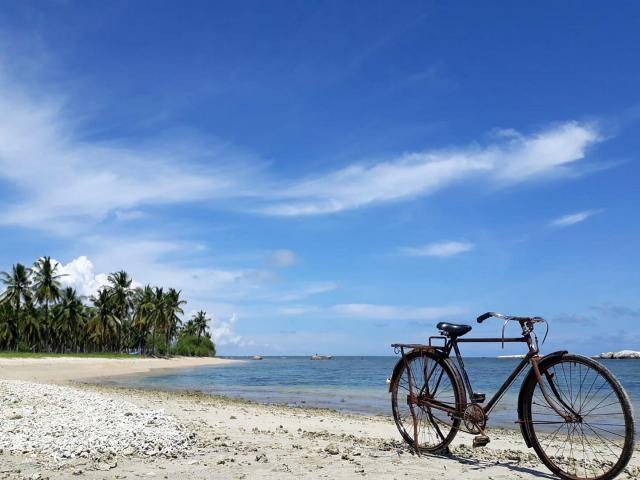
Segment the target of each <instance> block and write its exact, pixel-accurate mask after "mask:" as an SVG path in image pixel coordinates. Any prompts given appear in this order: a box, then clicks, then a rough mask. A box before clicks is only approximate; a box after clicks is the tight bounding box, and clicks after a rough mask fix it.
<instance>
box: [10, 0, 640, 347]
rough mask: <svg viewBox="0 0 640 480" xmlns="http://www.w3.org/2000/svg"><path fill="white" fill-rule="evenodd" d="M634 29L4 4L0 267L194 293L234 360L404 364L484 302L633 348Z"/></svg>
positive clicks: (299, 8) (537, 20) (412, 16)
mask: <svg viewBox="0 0 640 480" xmlns="http://www.w3.org/2000/svg"><path fill="white" fill-rule="evenodd" d="M639 21H640V6H638V5H637V3H635V2H621V3H619V4H618V5H617V6H616V8H611V6H608V5H604V4H602V3H599V2H547V3H545V2H536V3H535V4H524V3H522V2H516V3H513V2H495V3H493V4H491V5H487V4H480V3H479V2H459V3H456V4H453V3H450V2H449V3H446V2H441V3H434V2H415V3H411V2H403V3H402V4H401V5H399V4H398V3H397V2H366V3H365V2H350V3H348V2H195V1H189V2H160V1H153V2H144V1H137V2H133V3H132V2H117V1H114V2H89V1H87V2H25V1H19V2H18V1H11V2H5V3H4V4H3V8H2V10H1V11H0V167H1V168H0V201H1V205H2V208H1V209H0V232H1V234H2V239H3V242H2V245H3V248H2V249H0V268H2V269H3V270H6V269H8V268H10V266H11V264H12V263H14V262H16V261H21V262H26V263H31V262H32V261H33V260H34V259H35V258H37V257H38V256H41V255H51V256H53V257H54V258H55V259H57V260H58V261H59V262H60V263H61V264H62V265H63V269H64V271H65V272H66V273H67V274H68V277H67V281H68V282H69V283H71V284H73V285H74V286H76V287H77V288H78V289H79V290H80V291H81V292H83V293H86V294H90V293H91V292H92V291H95V289H96V288H98V287H99V286H100V285H101V284H102V283H103V282H104V278H105V273H108V272H110V271H114V270H118V269H126V270H127V271H129V272H130V273H131V275H132V276H133V277H134V279H135V280H136V282H138V283H139V284H144V283H147V282H150V283H152V284H160V285H164V286H172V287H175V288H178V289H182V290H183V292H184V294H185V295H186V297H187V298H188V300H189V308H188V311H189V313H191V312H193V311H195V310H197V309H200V308H204V309H206V310H207V311H208V312H209V313H210V314H211V315H212V317H213V318H214V321H213V324H212V328H213V331H214V336H215V338H216V340H217V342H218V345H219V351H220V353H221V354H227V355H231V354H253V353H262V354H309V353H316V352H318V353H327V354H388V353H390V349H389V347H388V345H389V344H390V343H391V342H394V341H407V342H417V341H422V340H424V339H426V337H427V336H428V335H429V334H431V333H432V332H434V324H435V323H436V322H437V321H438V320H440V319H442V320H449V321H460V322H467V323H468V322H472V321H474V320H473V319H474V318H475V316H476V315H478V314H480V313H482V312H484V311H487V310H497V311H504V312H506V313H511V314H523V315H525V314H533V315H542V316H545V317H546V318H547V319H548V320H549V321H550V322H551V334H550V340H549V341H548V345H547V348H548V349H549V350H551V349H555V348H561V347H566V348H570V349H572V350H575V351H579V352H584V353H597V352H600V351H604V350H613V349H615V350H618V349H623V348H630V349H640V334H639V333H638V328H637V324H638V321H639V320H640V303H639V301H638V294H639V293H640V289H639V286H638V280H639V279H640V273H639V272H640V261H639V260H638V245H639V244H640V242H639V240H640V225H639V222H638V214H637V209H638V205H640V191H639V188H638V186H639V185H640V183H639V180H640V166H639V163H638V159H637V152H638V151H639V147H640V135H639V134H638V132H639V122H640V91H639V90H638V85H640V64H639V62H638V58H640V33H639V32H640V30H639V29H638V28H637V26H638V24H639ZM498 329H499V324H498V323H497V322H496V323H493V324H491V323H485V324H483V325H482V327H479V326H478V327H476V328H475V329H474V332H473V333H478V332H480V334H485V335H488V336H493V335H494V334H496V333H497V331H498ZM514 333H515V332H514ZM469 350H470V353H473V354H494V353H500V351H499V348H498V347H496V348H493V347H479V348H478V349H475V350H474V349H469ZM469 350H468V351H469ZM506 353H513V352H512V351H511V350H509V351H508V352H506Z"/></svg>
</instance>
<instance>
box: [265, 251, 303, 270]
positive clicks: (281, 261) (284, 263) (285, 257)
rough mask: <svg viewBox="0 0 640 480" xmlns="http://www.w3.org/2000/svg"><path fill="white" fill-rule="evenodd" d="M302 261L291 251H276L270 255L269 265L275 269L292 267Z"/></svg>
mask: <svg viewBox="0 0 640 480" xmlns="http://www.w3.org/2000/svg"><path fill="white" fill-rule="evenodd" d="M299 261H300V258H299V257H298V255H296V253H295V252H293V251H291V250H286V249H283V250H276V251H275V252H273V253H271V255H269V264H270V265H271V266H274V267H278V268H283V267H291V266H292V265H295V264H296V263H298V262H299Z"/></svg>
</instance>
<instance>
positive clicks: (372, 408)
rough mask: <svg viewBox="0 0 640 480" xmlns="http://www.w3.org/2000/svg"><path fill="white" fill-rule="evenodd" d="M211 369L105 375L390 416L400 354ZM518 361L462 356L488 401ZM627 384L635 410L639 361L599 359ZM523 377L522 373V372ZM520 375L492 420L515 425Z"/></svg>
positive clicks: (639, 397) (132, 382)
mask: <svg viewBox="0 0 640 480" xmlns="http://www.w3.org/2000/svg"><path fill="white" fill-rule="evenodd" d="M243 360H246V361H243V362H238V363H233V364H228V365H221V366H215V367H198V368H191V369H183V370H179V371H171V372H170V373H163V374H155V375H147V376H141V375H135V376H126V377H115V378H111V379H109V380H108V381H107V382H101V383H108V384H115V385H121V386H135V387H142V388H151V389H162V390H200V391H202V392H205V393H208V394H213V395H223V396H230V397H240V398H245V399H248V400H253V401H256V402H261V403H280V404H286V405H294V406H296V405H297V406H312V407H322V408H331V409H335V410H341V411H346V412H352V413H360V414H374V415H390V414H391V407H390V400H389V393H388V391H387V388H388V386H387V383H386V380H387V378H388V377H389V376H390V375H391V372H392V370H393V366H394V365H395V363H396V362H397V361H398V357H334V359H333V360H326V361H311V360H310V359H309V357H265V358H264V360H261V361H255V360H248V359H243ZM518 362H519V360H512V359H495V358H466V359H465V366H466V368H467V371H468V373H469V376H470V378H471V383H472V385H473V387H474V390H475V391H476V392H483V393H486V394H487V400H488V399H489V398H490V397H491V396H492V395H493V393H494V392H495V391H496V390H497V389H498V388H499V387H500V385H501V384H502V382H504V380H505V379H506V378H507V376H508V375H509V374H510V373H511V371H512V370H513V369H514V367H515V366H516V365H517V364H518ZM602 363H604V364H605V365H606V366H607V367H608V368H609V369H610V370H611V371H612V372H613V373H614V374H615V375H616V376H617V377H618V379H619V380H620V382H621V383H622V385H623V386H624V387H625V389H626V390H627V392H628V393H629V396H630V397H631V401H632V403H633V404H634V409H635V410H636V411H637V410H638V407H639V406H640V361H638V360H603V361H602ZM521 377H522V374H521ZM519 384H520V379H518V380H517V381H516V383H515V384H514V385H513V386H512V387H511V389H510V390H509V391H508V393H507V394H506V395H505V397H504V398H503V399H502V400H501V401H500V402H499V403H498V405H497V406H496V408H495V410H494V411H493V413H492V414H491V424H493V425H502V426H513V422H514V421H515V420H516V401H517V395H518V389H519Z"/></svg>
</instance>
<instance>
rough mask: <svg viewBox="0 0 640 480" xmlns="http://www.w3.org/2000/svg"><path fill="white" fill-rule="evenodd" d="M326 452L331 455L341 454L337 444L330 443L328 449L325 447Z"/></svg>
mask: <svg viewBox="0 0 640 480" xmlns="http://www.w3.org/2000/svg"><path fill="white" fill-rule="evenodd" d="M324 451H325V452H327V453H328V454H329V455H338V454H339V453H340V449H339V448H338V446H337V445H336V444H335V443H330V444H329V445H327V446H326V447H324Z"/></svg>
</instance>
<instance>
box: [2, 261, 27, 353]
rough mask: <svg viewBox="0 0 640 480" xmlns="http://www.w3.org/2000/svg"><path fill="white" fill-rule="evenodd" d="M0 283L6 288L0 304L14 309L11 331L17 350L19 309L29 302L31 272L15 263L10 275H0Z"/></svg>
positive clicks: (6, 273) (4, 273) (3, 273)
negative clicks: (6, 303) (7, 304)
mask: <svg viewBox="0 0 640 480" xmlns="http://www.w3.org/2000/svg"><path fill="white" fill-rule="evenodd" d="M0 281H2V283H4V284H5V286H6V289H5V291H4V292H3V293H2V296H1V297H0V302H2V303H4V302H8V303H9V304H10V305H12V306H13V307H14V309H15V315H14V317H13V322H12V325H11V329H12V331H13V337H14V339H15V346H16V350H17V349H18V342H19V340H20V314H21V311H20V307H21V306H22V305H23V304H24V303H28V302H30V301H31V270H29V269H28V268H26V267H25V266H24V265H23V264H21V263H16V264H15V265H14V266H13V267H12V269H11V273H8V272H2V273H0Z"/></svg>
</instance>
